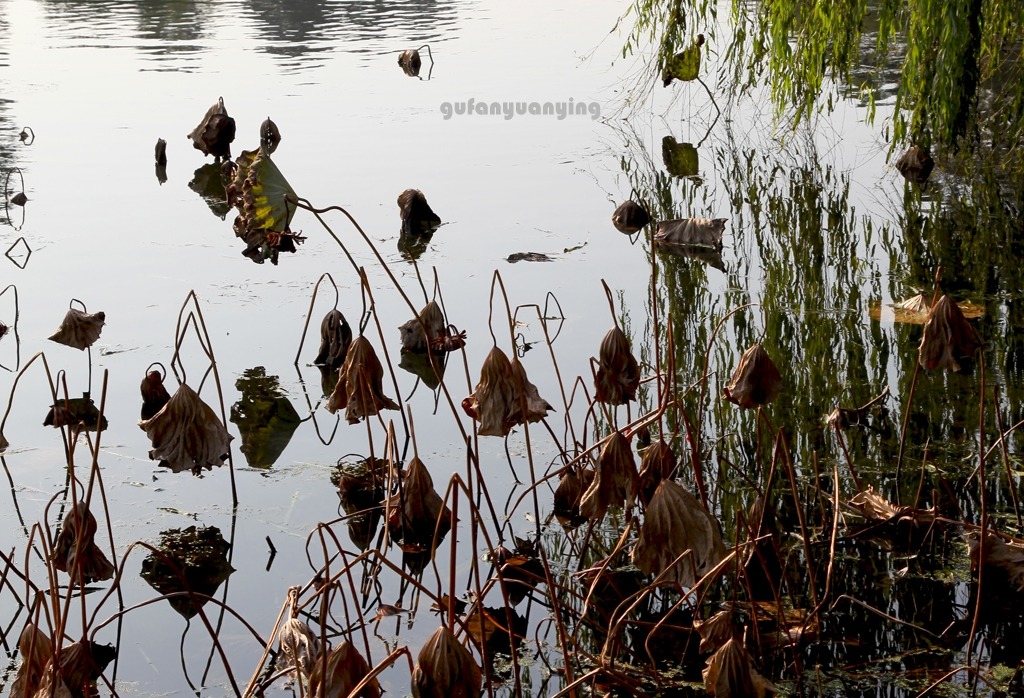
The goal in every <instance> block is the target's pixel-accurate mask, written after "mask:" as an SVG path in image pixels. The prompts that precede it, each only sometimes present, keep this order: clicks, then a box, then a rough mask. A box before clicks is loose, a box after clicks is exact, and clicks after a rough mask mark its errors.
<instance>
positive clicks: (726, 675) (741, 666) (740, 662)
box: [702, 638, 775, 698]
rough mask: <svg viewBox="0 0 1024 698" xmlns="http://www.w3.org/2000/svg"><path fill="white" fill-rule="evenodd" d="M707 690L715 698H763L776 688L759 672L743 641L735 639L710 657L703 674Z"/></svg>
mask: <svg viewBox="0 0 1024 698" xmlns="http://www.w3.org/2000/svg"><path fill="white" fill-rule="evenodd" d="M702 675H703V677H704V688H705V689H707V690H708V691H709V692H710V693H711V694H712V695H713V696H715V698H764V697H765V696H770V695H773V694H774V693H775V687H774V686H772V684H771V682H770V681H768V679H766V678H765V677H763V676H761V675H760V674H759V673H757V669H755V668H754V662H753V660H752V659H751V658H750V655H749V654H748V653H747V650H746V649H745V648H744V647H743V643H742V642H741V641H740V640H737V639H735V638H734V639H732V640H729V641H728V642H726V643H725V644H724V645H722V647H721V648H720V649H719V650H718V651H717V652H715V653H714V654H713V655H711V658H710V659H709V660H708V665H707V666H706V667H705V668H704V671H703V672H702Z"/></svg>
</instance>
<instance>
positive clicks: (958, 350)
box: [918, 295, 982, 371]
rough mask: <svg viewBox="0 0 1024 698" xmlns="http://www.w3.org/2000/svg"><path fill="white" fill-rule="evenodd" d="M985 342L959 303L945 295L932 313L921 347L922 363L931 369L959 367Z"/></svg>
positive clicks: (919, 349)
mask: <svg viewBox="0 0 1024 698" xmlns="http://www.w3.org/2000/svg"><path fill="white" fill-rule="evenodd" d="M981 346H982V343H981V339H980V338H979V337H978V333H977V332H975V331H974V327H972V326H971V323H969V322H967V318H965V317H964V314H963V312H962V311H961V310H960V308H959V306H957V304H956V303H954V302H953V301H951V300H950V299H949V296H946V295H943V296H942V298H940V299H939V300H938V302H937V303H936V304H935V305H934V306H933V307H932V309H931V311H929V313H928V322H926V323H925V324H924V334H922V335H921V344H920V346H919V347H918V359H919V360H920V362H921V366H922V367H923V368H924V369H925V370H927V371H931V370H933V369H936V368H948V369H950V370H951V371H959V370H960V364H959V363H958V361H957V360H958V359H963V358H969V357H971V356H973V355H974V352H975V351H977V350H978V349H980V348H981Z"/></svg>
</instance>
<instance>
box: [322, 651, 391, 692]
mask: <svg viewBox="0 0 1024 698" xmlns="http://www.w3.org/2000/svg"><path fill="white" fill-rule="evenodd" d="M324 664H325V662H324V660H323V659H321V660H320V661H318V662H316V663H315V664H314V665H313V671H312V672H311V675H310V679H309V692H310V694H311V695H312V696H313V697H314V698H346V696H348V695H349V694H350V693H351V692H352V690H353V689H354V688H355V687H356V686H358V685H359V682H360V681H362V680H363V679H364V678H365V677H366V675H367V674H369V673H370V665H369V664H368V663H367V661H366V659H364V658H363V655H361V654H359V650H357V649H356V648H355V647H354V646H353V645H352V643H351V642H349V641H348V640H345V641H343V642H342V643H341V644H340V645H338V646H337V647H335V648H334V649H332V650H331V651H330V652H329V653H328V654H327V660H326V665H327V667H326V671H324ZM355 698H380V684H379V683H378V682H377V679H375V678H374V679H370V680H369V681H368V682H367V683H366V685H365V686H363V688H362V690H360V691H359V693H357V694H355Z"/></svg>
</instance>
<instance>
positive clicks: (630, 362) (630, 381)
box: [594, 327, 640, 405]
mask: <svg viewBox="0 0 1024 698" xmlns="http://www.w3.org/2000/svg"><path fill="white" fill-rule="evenodd" d="M639 386H640V368H639V366H638V365H637V362H636V359H635V358H634V357H633V354H632V352H631V351H630V348H629V339H628V338H627V337H626V334H625V333H624V332H623V331H622V330H620V329H619V328H618V327H613V328H612V329H610V330H608V333H607V334H605V336H604V339H602V340H601V351H600V355H599V357H598V369H597V375H596V376H595V378H594V387H595V388H596V390H597V400H598V402H604V403H607V404H609V405H625V404H626V403H627V402H629V401H630V400H635V399H636V391H637V388H638V387H639Z"/></svg>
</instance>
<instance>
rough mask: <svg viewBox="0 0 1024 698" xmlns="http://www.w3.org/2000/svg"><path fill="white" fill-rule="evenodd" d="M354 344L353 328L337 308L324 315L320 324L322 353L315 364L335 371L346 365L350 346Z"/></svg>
mask: <svg viewBox="0 0 1024 698" xmlns="http://www.w3.org/2000/svg"><path fill="white" fill-rule="evenodd" d="M351 344H352V328H351V327H349V326H348V321H347V320H346V319H345V316H344V315H343V314H342V312H341V311H340V310H338V309H337V308H335V309H334V310H331V311H330V312H329V313H327V314H326V315H324V319H323V321H321V322H320V351H318V352H317V354H316V358H315V359H313V363H314V364H316V365H317V366H327V367H328V368H331V369H333V370H335V371H337V370H338V369H339V368H341V366H342V364H344V363H345V356H346V355H347V354H348V348H349V345H351Z"/></svg>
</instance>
